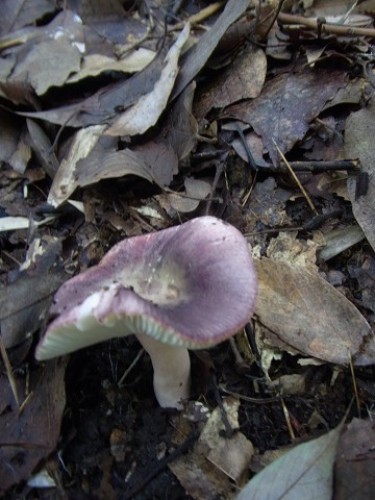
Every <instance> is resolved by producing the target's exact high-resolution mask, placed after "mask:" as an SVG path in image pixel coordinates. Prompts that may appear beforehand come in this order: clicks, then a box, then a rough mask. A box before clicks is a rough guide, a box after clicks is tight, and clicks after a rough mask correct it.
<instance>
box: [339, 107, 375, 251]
mask: <svg viewBox="0 0 375 500" xmlns="http://www.w3.org/2000/svg"><path fill="white" fill-rule="evenodd" d="M374 137H375V99H372V101H371V103H370V104H369V106H368V107H366V108H363V109H361V110H359V111H356V112H353V113H352V114H351V115H350V116H349V118H348V119H347V122H346V128H345V152H346V154H347V155H348V157H350V158H359V159H360V160H361V165H362V172H363V175H364V176H365V178H366V179H367V189H365V191H364V192H363V193H358V191H357V184H358V182H359V177H357V178H350V179H349V180H348V189H349V195H350V200H351V202H352V206H353V213H354V216H355V218H356V219H357V222H358V224H359V225H360V226H361V228H362V229H363V232H364V233H365V235H366V238H367V239H368V241H369V243H370V244H371V246H372V248H373V249H374V250H375V219H374V213H375V141H374ZM356 193H357V194H356Z"/></svg>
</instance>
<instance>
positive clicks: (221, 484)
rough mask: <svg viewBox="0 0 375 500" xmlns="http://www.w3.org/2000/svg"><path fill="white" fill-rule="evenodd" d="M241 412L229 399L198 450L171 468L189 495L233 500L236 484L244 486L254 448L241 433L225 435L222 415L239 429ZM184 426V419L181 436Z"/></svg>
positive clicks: (215, 415) (214, 417)
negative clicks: (239, 412) (234, 484)
mask: <svg viewBox="0 0 375 500" xmlns="http://www.w3.org/2000/svg"><path fill="white" fill-rule="evenodd" d="M197 404H199V403H197ZM238 410H239V401H238V400H236V399H234V398H227V399H225V400H224V401H223V409H220V408H216V409H215V410H213V412H212V413H211V415H210V416H209V418H208V420H207V422H206V423H205V425H204V427H203V429H202V432H201V435H200V437H199V440H198V442H197V443H196V445H195V446H194V448H193V449H192V450H191V451H190V452H189V453H188V454H186V455H184V456H183V457H179V458H178V459H177V460H174V461H173V462H171V463H170V464H169V468H170V469H171V470H172V472H173V473H174V474H175V475H176V477H177V478H178V480H179V482H180V483H181V484H182V485H183V486H184V488H185V490H186V492H187V493H188V494H189V495H190V496H191V497H193V498H195V499H197V500H200V499H201V498H205V499H207V500H214V499H215V498H217V496H218V494H219V495H220V498H223V499H225V500H230V499H231V498H233V494H234V491H235V488H234V487H233V481H234V482H235V483H236V484H237V485H239V486H240V485H242V484H243V483H244V479H245V477H244V476H245V475H246V471H247V468H248V465H249V462H250V459H251V457H252V455H253V453H254V448H253V445H252V443H251V442H250V441H249V440H248V439H246V437H245V436H244V435H243V434H242V433H241V432H238V431H237V432H234V433H233V435H232V436H231V437H225V436H223V435H222V433H223V432H224V425H223V418H222V411H225V414H226V417H227V419H228V422H229V425H230V426H231V427H232V428H233V429H238V425H239V422H238ZM184 424H185V425H186V422H185V423H184V419H183V418H182V419H180V424H179V427H180V426H181V427H180V429H179V431H180V432H181V431H182V432H183V430H184Z"/></svg>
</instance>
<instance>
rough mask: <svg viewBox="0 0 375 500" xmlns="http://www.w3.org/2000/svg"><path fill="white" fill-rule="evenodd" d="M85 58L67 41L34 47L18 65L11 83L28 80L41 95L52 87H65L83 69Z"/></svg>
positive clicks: (40, 44)
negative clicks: (81, 63) (82, 60)
mask: <svg viewBox="0 0 375 500" xmlns="http://www.w3.org/2000/svg"><path fill="white" fill-rule="evenodd" d="M80 59H81V55H80V52H79V50H78V49H77V47H75V46H74V45H73V44H72V43H71V42H70V41H69V40H68V39H67V38H65V37H61V38H58V39H57V40H53V39H52V40H45V41H42V42H40V43H37V44H34V45H33V46H32V47H31V49H29V50H28V51H27V54H25V57H24V58H23V59H22V60H21V61H20V62H19V63H18V64H17V65H16V67H15V69H14V70H13V72H12V74H11V76H10V77H9V78H8V81H7V83H8V84H9V83H11V82H19V81H26V82H27V83H28V84H30V85H31V87H32V88H33V89H34V90H35V92H36V94H37V95H43V94H45V93H46V92H47V90H48V89H49V88H50V87H53V86H55V87H59V86H62V85H64V83H65V82H66V81H67V79H68V77H69V75H70V74H71V73H73V72H76V71H78V70H79V67H80Z"/></svg>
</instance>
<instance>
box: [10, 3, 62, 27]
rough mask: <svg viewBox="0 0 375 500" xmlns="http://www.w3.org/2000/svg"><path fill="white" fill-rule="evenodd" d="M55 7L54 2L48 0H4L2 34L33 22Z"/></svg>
mask: <svg viewBox="0 0 375 500" xmlns="http://www.w3.org/2000/svg"><path fill="white" fill-rule="evenodd" d="M55 8H56V7H55V5H54V3H53V2H50V1H48V0H2V2H1V16H0V34H1V35H4V34H5V33H8V32H9V31H10V30H16V29H19V28H22V27H23V26H26V25H27V24H33V23H34V22H35V21H36V20H37V19H39V18H41V17H42V16H45V15H46V14H48V13H51V12H53V11H54V10H55Z"/></svg>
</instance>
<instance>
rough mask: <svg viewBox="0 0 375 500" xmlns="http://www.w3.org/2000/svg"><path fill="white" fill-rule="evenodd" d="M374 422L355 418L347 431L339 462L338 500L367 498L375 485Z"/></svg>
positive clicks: (340, 443)
mask: <svg viewBox="0 0 375 500" xmlns="http://www.w3.org/2000/svg"><path fill="white" fill-rule="evenodd" d="M374 443H375V428H374V423H373V421H371V420H370V419H369V420H360V419H359V418H355V419H353V420H352V421H351V422H350V423H349V424H348V426H347V429H346V430H345V431H344V432H343V434H342V436H341V438H340V442H339V446H338V450H337V457H336V464H335V488H334V496H333V498H334V500H345V499H347V498H358V499H366V498H371V497H372V496H373V492H374V488H375V460H374V459H375V450H374Z"/></svg>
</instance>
